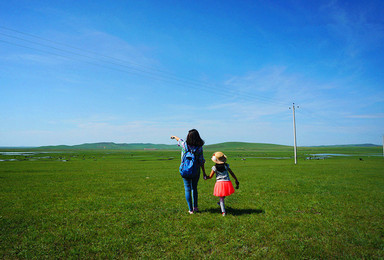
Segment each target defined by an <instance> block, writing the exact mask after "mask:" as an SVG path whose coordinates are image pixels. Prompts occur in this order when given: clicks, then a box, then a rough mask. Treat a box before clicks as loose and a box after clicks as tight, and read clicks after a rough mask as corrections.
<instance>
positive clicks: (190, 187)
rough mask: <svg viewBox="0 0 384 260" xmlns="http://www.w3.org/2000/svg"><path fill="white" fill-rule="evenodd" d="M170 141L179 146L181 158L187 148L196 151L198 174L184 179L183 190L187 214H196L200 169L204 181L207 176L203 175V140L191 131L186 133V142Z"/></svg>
mask: <svg viewBox="0 0 384 260" xmlns="http://www.w3.org/2000/svg"><path fill="white" fill-rule="evenodd" d="M171 139H176V141H177V144H178V146H181V158H183V155H184V153H185V152H186V150H187V146H188V147H190V148H192V149H196V152H195V155H196V158H197V161H198V164H199V169H198V174H197V175H196V176H195V177H193V178H184V177H183V181H184V189H185V199H186V200H187V204H188V208H189V214H193V213H194V212H198V211H199V209H198V207H197V199H198V194H197V183H198V182H199V179H200V168H201V170H202V171H203V176H204V179H206V177H207V175H206V173H205V168H204V163H205V160H204V155H203V145H204V140H203V139H201V137H200V134H199V132H198V131H197V130H196V129H192V130H190V131H189V132H188V136H187V140H186V141H184V140H183V139H181V138H179V137H177V136H174V135H173V136H171Z"/></svg>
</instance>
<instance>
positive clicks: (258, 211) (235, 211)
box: [203, 207, 265, 216]
mask: <svg viewBox="0 0 384 260" xmlns="http://www.w3.org/2000/svg"><path fill="white" fill-rule="evenodd" d="M225 210H226V211H227V213H228V214H230V215H234V216H240V215H250V214H262V213H265V212H264V210H262V209H238V208H232V207H225ZM203 212H210V213H221V209H220V207H217V208H210V209H206V210H203Z"/></svg>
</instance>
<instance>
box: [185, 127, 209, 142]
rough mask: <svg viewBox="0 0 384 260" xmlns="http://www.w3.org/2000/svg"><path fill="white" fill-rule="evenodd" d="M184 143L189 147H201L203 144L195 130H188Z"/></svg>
mask: <svg viewBox="0 0 384 260" xmlns="http://www.w3.org/2000/svg"><path fill="white" fill-rule="evenodd" d="M186 142H187V144H188V145H190V146H203V145H204V144H205V142H204V140H203V139H201V137H200V134H199V132H198V131H197V130H196V129H192V130H189V132H188V136H187V141H186Z"/></svg>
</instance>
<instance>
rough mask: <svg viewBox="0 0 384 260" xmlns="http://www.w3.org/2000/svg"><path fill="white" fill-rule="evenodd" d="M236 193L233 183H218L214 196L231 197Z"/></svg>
mask: <svg viewBox="0 0 384 260" xmlns="http://www.w3.org/2000/svg"><path fill="white" fill-rule="evenodd" d="M234 192H235V189H234V188H233V185H232V182H231V181H217V182H216V184H215V188H214V189H213V195H214V196H217V197H225V196H229V195H231V194H232V193H234Z"/></svg>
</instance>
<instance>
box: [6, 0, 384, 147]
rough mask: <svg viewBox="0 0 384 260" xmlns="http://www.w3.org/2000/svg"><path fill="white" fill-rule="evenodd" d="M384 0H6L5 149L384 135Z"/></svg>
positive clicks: (347, 139) (348, 139)
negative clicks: (193, 136)
mask: <svg viewBox="0 0 384 260" xmlns="http://www.w3.org/2000/svg"><path fill="white" fill-rule="evenodd" d="M383 12H384V2H383V1H379V0H377V1H97V0H94V1H27V0H25V1H18V0H14V1H1V2H0V67H1V74H0V117H1V121H0V122H1V123H0V124H1V127H0V146H40V145H58V144H68V145H73V144H81V143H89V142H104V141H110V142H116V143H135V142H150V143H163V144H171V143H172V141H171V140H170V139H169V137H170V136H171V135H177V136H180V137H185V136H186V134H187V132H188V130H189V129H192V128H196V129H198V130H199V132H200V134H201V136H202V137H203V139H205V141H206V143H207V144H213V143H219V142H227V141H244V142H260V143H275V144H284V145H293V130H292V128H293V127H292V110H290V109H289V107H292V103H295V104H296V105H297V106H299V108H297V109H296V123H297V144H298V145H299V146H308V145H328V144H356V143H375V144H380V143H381V142H382V136H383V134H384V84H383V83H384V73H383V72H384V70H383V68H384V47H383V46H384V16H383V15H382V14H383Z"/></svg>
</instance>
